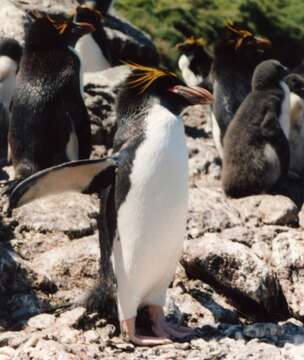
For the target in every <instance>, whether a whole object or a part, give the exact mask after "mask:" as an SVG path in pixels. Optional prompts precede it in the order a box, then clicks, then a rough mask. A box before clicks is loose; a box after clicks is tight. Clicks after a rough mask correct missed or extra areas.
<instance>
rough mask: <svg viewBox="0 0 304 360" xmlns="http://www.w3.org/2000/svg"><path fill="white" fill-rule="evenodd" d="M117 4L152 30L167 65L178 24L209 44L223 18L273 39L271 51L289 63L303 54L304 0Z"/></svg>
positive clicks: (124, 0)
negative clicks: (273, 47)
mask: <svg viewBox="0 0 304 360" xmlns="http://www.w3.org/2000/svg"><path fill="white" fill-rule="evenodd" d="M116 8H117V10H118V12H119V13H120V14H122V15H123V16H124V17H126V18H127V19H129V20H130V21H131V22H132V23H134V24H135V25H136V26H138V27H139V28H141V29H143V30H144V31H146V32H147V33H149V34H150V35H151V36H152V39H153V40H154V42H155V44H156V46H157V48H158V49H159V52H160V55H161V61H162V65H164V66H166V67H169V68H175V67H176V61H177V57H178V52H177V50H176V48H175V45H176V43H178V42H180V41H182V40H183V38H184V36H183V34H182V33H181V31H180V29H183V31H184V32H185V31H186V32H187V33H188V34H192V35H195V36H202V37H204V38H205V39H206V40H207V42H208V45H209V48H212V45H213V44H214V42H215V41H216V40H217V38H218V36H219V33H220V32H221V31H222V29H223V28H224V26H225V23H226V22H227V21H228V20H233V21H236V22H239V23H241V24H243V25H246V26H247V27H249V28H250V29H251V30H253V31H256V32H257V33H259V34H260V35H265V36H268V37H270V38H271V39H272V40H274V46H275V55H276V56H277V57H278V58H279V59H281V60H283V61H284V62H285V63H286V64H287V65H289V66H294V65H296V63H297V62H299V61H300V60H301V58H302V57H303V56H304V27H303V25H304V6H303V0H257V1H254V0H118V1H117V6H116ZM302 43H303V45H302ZM291 55H293V56H294V57H295V58H296V59H294V60H291V59H290V56H291Z"/></svg>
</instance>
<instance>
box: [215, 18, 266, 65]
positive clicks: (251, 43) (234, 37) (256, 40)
mask: <svg viewBox="0 0 304 360" xmlns="http://www.w3.org/2000/svg"><path fill="white" fill-rule="evenodd" d="M270 47H271V42H270V41H269V40H268V39H265V38H261V37H257V36H255V35H254V34H253V33H252V32H250V31H248V30H245V29H242V28H240V27H238V26H236V25H232V24H228V25H227V34H226V36H225V37H224V39H222V40H220V41H219V42H218V43H217V44H216V46H215V53H216V54H218V55H221V56H223V55H226V58H227V57H228V56H229V57H231V58H235V57H239V58H240V59H241V60H242V59H244V62H246V61H247V60H251V58H252V57H253V58H255V57H256V56H261V55H263V53H265V52H267V51H268V50H269V48H270Z"/></svg>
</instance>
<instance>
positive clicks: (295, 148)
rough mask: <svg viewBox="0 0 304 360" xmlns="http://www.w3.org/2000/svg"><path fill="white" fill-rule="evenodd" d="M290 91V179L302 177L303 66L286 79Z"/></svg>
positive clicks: (303, 143)
mask: <svg viewBox="0 0 304 360" xmlns="http://www.w3.org/2000/svg"><path fill="white" fill-rule="evenodd" d="M286 81H287V84H288V86H289V89H290V133H289V147H290V162H289V173H290V175H291V176H292V177H295V178H297V177H303V176H304V64H301V65H300V66H298V67H297V68H296V69H294V70H293V71H292V73H291V74H290V75H289V76H288V77H287V79H286Z"/></svg>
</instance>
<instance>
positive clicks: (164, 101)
mask: <svg viewBox="0 0 304 360" xmlns="http://www.w3.org/2000/svg"><path fill="white" fill-rule="evenodd" d="M128 65H129V66H130V67H131V69H132V73H131V74H130V75H129V77H128V78H127V80H126V82H125V84H124V86H123V88H122V89H121V92H120V100H121V101H122V102H124V103H125V104H126V105H128V107H129V106H131V107H132V106H134V108H138V107H139V104H142V103H147V104H153V103H159V104H161V105H163V106H165V107H166V108H167V109H168V110H170V111H171V112H172V113H174V114H176V115H179V114H180V113H181V111H182V110H183V109H184V108H185V107H186V106H189V105H195V104H206V103H211V102H212V101H213V96H212V94H211V93H210V92H209V91H208V90H206V89H204V88H201V87H188V86H186V85H185V83H184V82H183V81H182V80H180V79H179V78H178V77H177V76H176V74H174V73H173V72H169V71H165V70H162V69H157V68H150V67H146V66H142V65H138V64H134V63H129V64H128Z"/></svg>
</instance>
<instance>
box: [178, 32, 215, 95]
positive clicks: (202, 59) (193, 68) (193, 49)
mask: <svg viewBox="0 0 304 360" xmlns="http://www.w3.org/2000/svg"><path fill="white" fill-rule="evenodd" d="M205 45H206V44H205V42H204V40H203V39H196V38H194V37H193V36H192V37H189V38H187V39H186V40H185V41H184V42H183V43H180V44H177V45H176V46H177V48H178V49H179V51H180V52H181V54H182V55H181V56H180V58H179V60H178V67H179V69H180V71H181V72H182V76H183V79H184V81H185V83H186V84H187V85H188V86H199V85H202V86H204V87H206V88H208V89H210V90H212V84H211V81H210V79H209V78H208V76H209V73H210V69H211V64H212V58H211V55H210V54H209V53H208V52H207V51H206V49H205Z"/></svg>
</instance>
